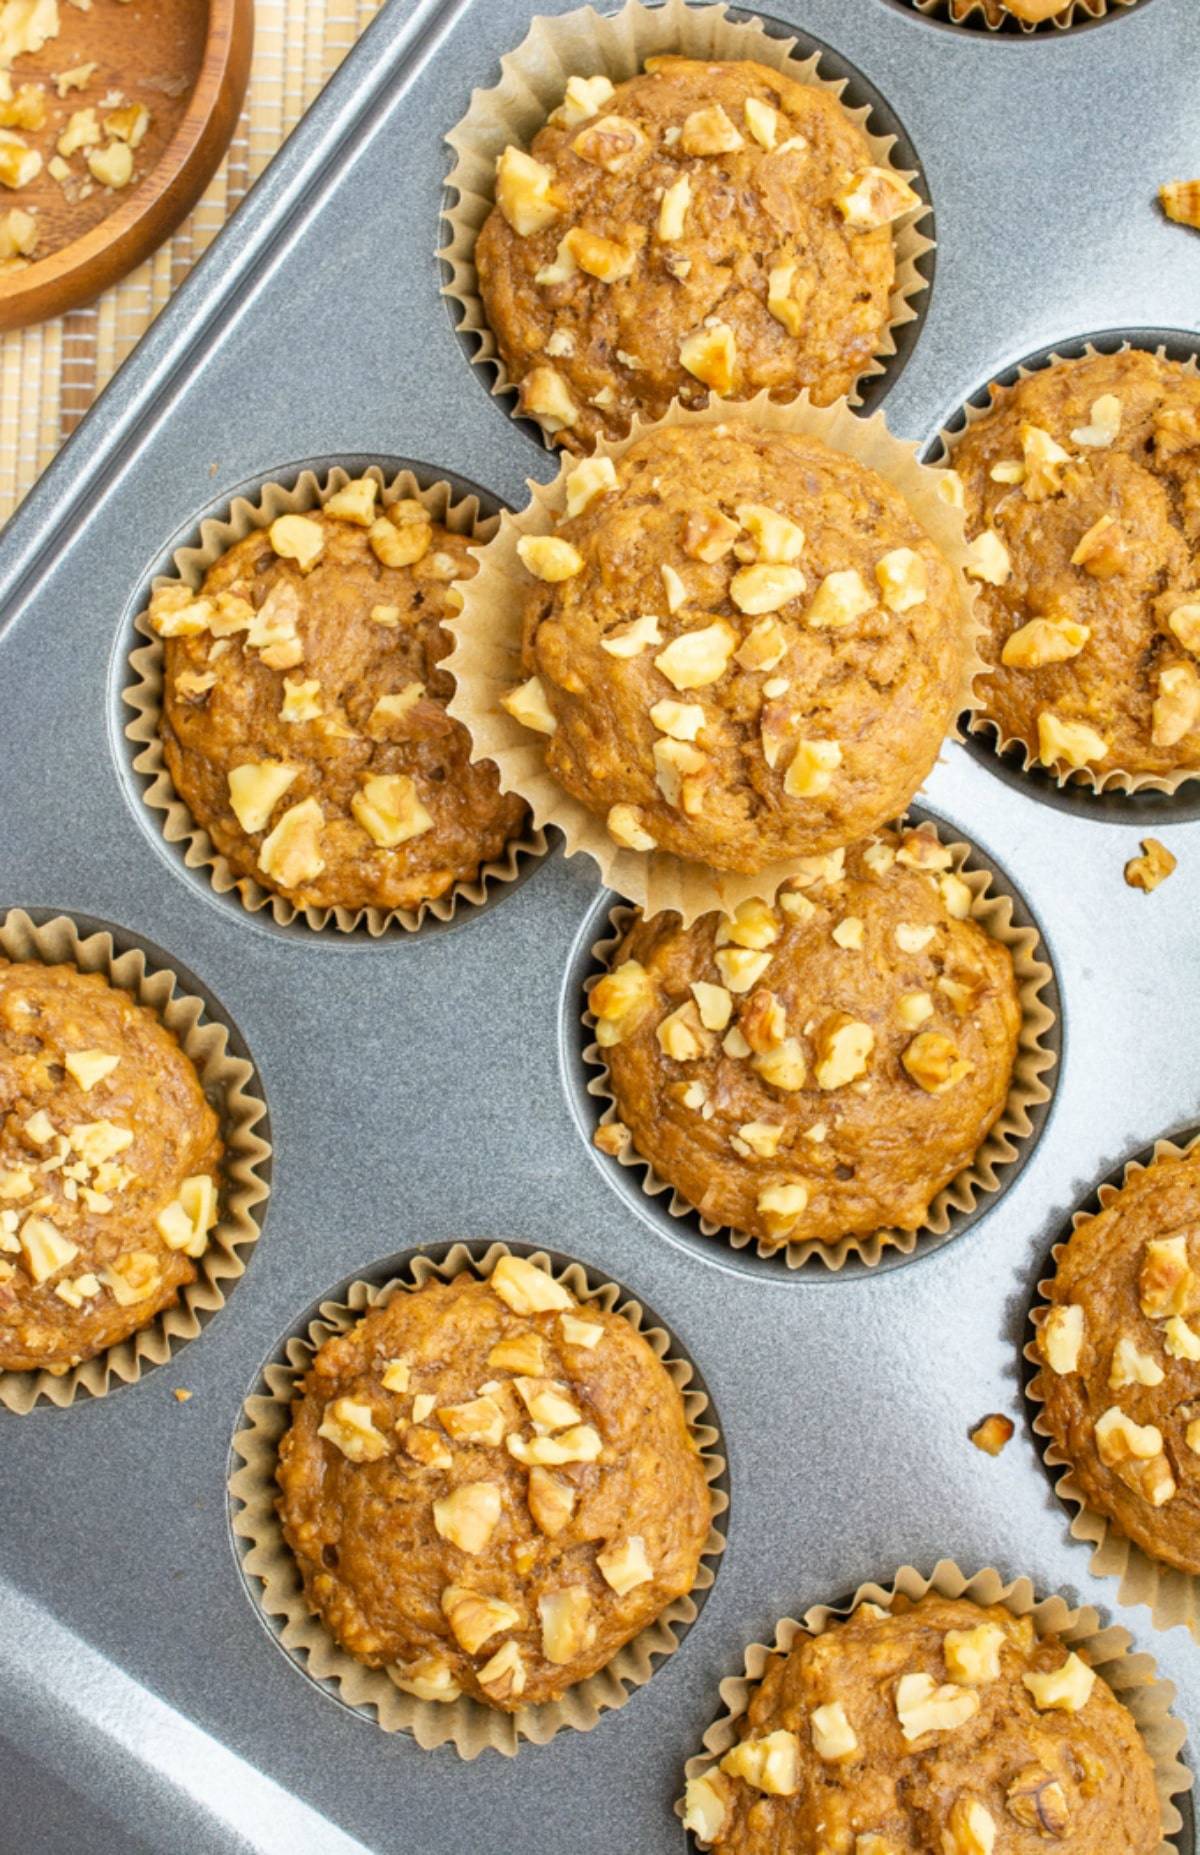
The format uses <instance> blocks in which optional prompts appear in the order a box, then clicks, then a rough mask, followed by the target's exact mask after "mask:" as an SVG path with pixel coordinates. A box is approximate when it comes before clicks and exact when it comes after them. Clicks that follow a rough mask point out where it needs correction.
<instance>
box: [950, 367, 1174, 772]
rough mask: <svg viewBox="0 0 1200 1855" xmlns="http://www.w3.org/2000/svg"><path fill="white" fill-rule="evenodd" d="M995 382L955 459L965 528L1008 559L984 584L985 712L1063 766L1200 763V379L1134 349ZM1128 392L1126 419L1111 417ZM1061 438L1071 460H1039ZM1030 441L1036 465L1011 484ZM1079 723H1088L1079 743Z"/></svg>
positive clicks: (1162, 768)
mask: <svg viewBox="0 0 1200 1855" xmlns="http://www.w3.org/2000/svg"><path fill="white" fill-rule="evenodd" d="M993 395H994V402H995V403H994V406H993V409H992V410H991V411H990V412H989V413H988V414H987V415H986V416H985V417H984V418H981V419H979V420H977V421H975V422H974V423H972V424H971V425H969V426H968V427H967V430H966V431H965V433H964V434H963V437H962V439H961V440H960V441H959V442H958V443H956V444H955V446H954V450H953V456H952V458H951V462H952V464H953V466H954V468H955V470H957V472H958V473H959V476H960V477H961V478H962V481H963V484H964V488H965V492H966V508H967V532H968V534H969V535H970V536H972V537H979V536H980V535H981V534H984V533H985V531H990V532H991V533H992V534H993V535H994V536H997V537H999V540H1000V542H1001V543H1002V545H1003V550H1004V551H1005V552H1006V553H1007V556H1008V561H1007V565H1006V564H1005V562H1004V561H1003V559H1001V560H1000V561H999V564H998V566H997V567H996V569H995V571H996V573H997V574H998V576H999V578H1000V581H1001V583H1000V584H998V585H992V584H988V583H987V582H981V584H980V601H979V606H980V611H981V613H982V615H983V617H984V619H985V621H986V624H987V627H988V631H989V633H990V637H989V639H988V640H987V641H985V643H984V646H983V650H984V654H985V655H986V656H987V658H988V660H989V661H990V663H991V664H992V665H993V666H994V667H993V670H992V673H991V675H990V676H988V677H986V678H981V680H980V684H979V689H980V692H981V695H982V697H983V702H984V713H985V714H986V715H987V716H988V717H989V718H990V719H992V720H993V721H994V722H995V723H996V725H997V727H998V728H999V729H1000V731H1001V735H1002V737H1003V738H1005V739H1009V740H1016V741H1020V742H1022V743H1023V744H1024V745H1025V746H1026V747H1027V748H1028V749H1029V751H1030V752H1031V753H1032V754H1033V755H1034V756H1035V757H1036V758H1040V759H1043V760H1045V761H1046V762H1047V763H1048V764H1054V765H1055V766H1056V767H1058V768H1060V769H1062V770H1066V769H1067V768H1068V767H1074V766H1083V765H1086V766H1087V767H1088V768H1090V769H1091V771H1093V772H1094V773H1096V774H1100V775H1103V774H1104V773H1105V772H1108V771H1112V770H1115V769H1117V768H1123V769H1125V770H1126V771H1128V772H1131V773H1134V774H1167V775H1169V774H1172V773H1176V772H1179V771H1182V770H1184V769H1193V768H1200V672H1198V671H1197V667H1196V652H1197V651H1198V650H1200V564H1198V562H1197V549H1198V548H1200V470H1198V468H1197V464H1198V461H1200V378H1197V376H1196V375H1195V374H1194V373H1189V372H1186V371H1185V370H1184V368H1183V367H1182V366H1180V365H1179V364H1178V363H1177V362H1174V361H1160V360H1159V359H1157V357H1156V356H1154V355H1152V354H1146V353H1143V352H1140V351H1138V350H1130V351H1129V352H1128V353H1123V354H1111V355H1103V354H1102V355H1092V356H1086V357H1084V358H1083V359H1080V360H1073V361H1063V362H1060V363H1058V364H1057V365H1056V366H1053V367H1047V368H1041V369H1039V370H1038V371H1037V372H1036V373H1033V374H1031V375H1029V377H1028V378H1027V379H1025V380H1022V381H1020V382H1018V383H1017V384H1016V385H1015V386H1013V387H1011V388H993ZM1114 402H1115V410H1116V411H1119V426H1118V427H1117V429H1116V430H1115V432H1113V430H1112V427H1111V424H1106V423H1104V421H1103V415H1104V414H1105V413H1109V414H1111V413H1113V412H1114ZM1098 403H1099V404H1100V408H1101V422H1100V423H1095V422H1094V415H1093V408H1095V407H1096V406H1097V404H1098ZM1080 433H1083V434H1084V437H1083V438H1082V439H1081V438H1080V437H1079V436H1078V434H1080ZM1047 438H1048V439H1049V440H1050V441H1052V443H1053V445H1054V446H1055V447H1057V448H1058V450H1059V451H1060V452H1062V453H1063V454H1065V456H1066V459H1067V461H1065V462H1064V461H1062V459H1061V458H1060V459H1056V458H1055V457H1054V455H1053V454H1052V455H1051V457H1050V460H1049V461H1048V462H1047V463H1045V464H1043V465H1039V464H1038V461H1037V453H1038V450H1039V448H1043V449H1044V443H1045V440H1046V439H1047ZM1106 438H1107V442H1105V439H1106ZM1027 456H1029V457H1032V458H1033V460H1034V462H1033V468H1032V471H1031V472H1027V474H1026V476H1025V480H1024V481H1023V482H1014V481H1012V480H1011V479H1012V477H1013V476H1014V475H1019V474H1020V471H1021V469H1022V467H1023V466H1025V465H1026V462H1027ZM997 469H999V470H1000V471H1001V475H1002V477H1004V478H1005V479H1006V480H1002V481H997V480H996V479H995V477H994V475H993V472H994V471H995V470H997ZM1099 524H1105V526H1104V527H1098V525H1099ZM1088 537H1090V539H1085V538H1088ZM1076 555H1081V556H1082V558H1080V559H1079V560H1076V561H1073V558H1072V557H1073V556H1076ZM1189 608H1190V609H1189ZM1031 625H1032V626H1033V629H1032V630H1031V629H1029V627H1030V626H1031ZM1184 639H1189V640H1190V645H1188V644H1185V642H1184ZM1004 656H1007V657H1008V658H1009V659H1010V662H1008V663H1005V662H1003V661H1002V658H1003V657H1004ZM1164 676H1165V679H1166V680H1165V683H1164ZM1164 698H1165V699H1164ZM1046 715H1049V716H1050V718H1051V721H1050V723H1049V724H1047V723H1046V722H1044V721H1043V720H1042V718H1043V717H1044V716H1046ZM1055 720H1057V722H1058V723H1059V724H1061V725H1063V726H1065V727H1066V728H1067V730H1068V734H1067V737H1066V740H1065V742H1062V741H1061V733H1060V730H1055V728H1054V722H1055ZM1081 725H1082V727H1083V728H1085V729H1086V730H1087V731H1088V734H1089V736H1090V737H1091V738H1088V737H1087V736H1085V737H1079V738H1077V739H1075V740H1072V732H1073V731H1074V730H1075V729H1076V728H1078V727H1079V726H1081ZM1047 726H1050V728H1051V730H1052V732H1051V734H1050V736H1049V738H1048V739H1047V740H1043V739H1042V738H1041V733H1040V731H1041V730H1044V729H1045V727H1047ZM1056 743H1058V744H1059V749H1060V750H1059V751H1056Z"/></svg>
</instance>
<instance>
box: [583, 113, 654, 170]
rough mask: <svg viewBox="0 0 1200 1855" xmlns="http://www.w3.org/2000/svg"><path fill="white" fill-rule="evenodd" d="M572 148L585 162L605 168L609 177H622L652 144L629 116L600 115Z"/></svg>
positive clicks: (584, 130)
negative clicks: (617, 175) (620, 174)
mask: <svg viewBox="0 0 1200 1855" xmlns="http://www.w3.org/2000/svg"><path fill="white" fill-rule="evenodd" d="M571 147H572V148H573V149H574V151H575V153H576V154H577V155H578V156H579V158H580V160H581V161H590V162H592V163H593V165H594V166H596V167H602V168H603V169H604V171H605V173H606V174H619V173H620V172H621V169H622V168H624V167H628V165H629V163H630V162H631V161H633V160H635V159H636V158H637V156H639V155H640V154H641V153H642V152H643V150H644V149H645V148H647V147H648V143H647V140H646V137H645V135H644V134H643V133H642V131H641V129H639V127H638V125H637V123H636V122H631V121H630V119H629V118H628V117H627V116H615V115H614V116H599V117H597V119H596V120H595V122H591V123H589V124H588V126H587V127H586V128H585V129H582V130H581V131H580V133H579V134H578V135H577V136H576V137H575V139H574V141H573V142H572V143H571Z"/></svg>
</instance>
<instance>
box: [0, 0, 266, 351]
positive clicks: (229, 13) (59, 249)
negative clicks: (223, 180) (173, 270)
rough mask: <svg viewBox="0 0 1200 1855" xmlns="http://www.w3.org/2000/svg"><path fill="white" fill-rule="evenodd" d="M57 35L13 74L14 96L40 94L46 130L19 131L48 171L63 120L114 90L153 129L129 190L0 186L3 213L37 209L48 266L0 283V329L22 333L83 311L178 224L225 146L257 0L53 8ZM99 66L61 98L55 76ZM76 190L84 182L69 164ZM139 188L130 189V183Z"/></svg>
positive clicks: (157, 0)
mask: <svg viewBox="0 0 1200 1855" xmlns="http://www.w3.org/2000/svg"><path fill="white" fill-rule="evenodd" d="M59 13H60V18H61V30H60V32H59V35H58V37H57V38H54V39H51V40H50V42H49V43H48V44H47V45H45V46H44V47H43V49H42V50H41V51H40V52H37V53H33V54H31V55H27V56H24V57H21V58H19V59H18V60H17V63H16V65H15V67H14V68H13V70H12V71H11V72H10V77H11V79H12V85H13V89H14V90H16V89H17V87H18V86H19V85H21V84H24V83H40V84H45V86H46V102H47V105H48V111H49V115H48V121H47V124H46V127H45V128H44V129H40V130H24V131H20V133H22V134H23V135H24V138H25V140H26V141H27V142H28V143H29V144H30V146H31V147H36V148H38V149H40V150H41V152H42V153H43V154H44V155H45V157H46V160H47V161H49V159H50V157H51V156H52V155H53V153H54V143H55V141H56V140H57V138H58V136H59V134H61V132H62V127H63V125H64V123H65V121H66V119H67V117H68V116H69V115H70V114H71V113H72V112H73V111H74V110H77V109H85V108H88V107H89V106H93V107H96V108H97V113H98V115H100V116H101V118H103V116H104V114H105V113H106V112H105V110H104V109H103V108H102V107H100V103H101V99H102V98H103V96H104V95H105V94H107V93H108V92H110V91H120V92H122V93H123V94H124V95H125V96H126V97H127V98H128V99H129V100H130V101H131V102H138V103H144V104H146V106H147V107H148V109H149V110H150V113H151V122H150V128H149V130H148V132H147V134H146V138H145V140H144V141H143V142H142V144H141V146H140V147H139V149H138V150H137V155H136V160H137V168H136V170H135V179H134V182H133V184H132V185H131V186H130V187H129V188H127V189H126V190H124V191H122V192H112V191H110V190H109V189H107V188H102V187H99V186H96V187H94V188H93V190H92V191H91V192H89V193H86V194H85V195H84V197H82V198H80V197H78V196H79V193H80V188H79V187H78V186H77V185H74V184H73V185H72V187H71V193H72V194H73V195H74V196H75V197H73V198H72V197H68V195H67V193H66V192H64V189H63V188H62V187H61V186H60V185H59V183H58V182H57V181H56V180H54V179H53V178H52V177H51V176H50V175H49V174H48V172H47V171H46V169H45V168H43V170H42V172H41V174H39V175H38V177H37V179H36V180H35V181H33V182H32V183H31V184H30V185H29V186H28V187H22V188H20V189H19V190H18V191H16V192H10V191H9V190H8V189H6V188H0V213H3V212H5V211H7V210H8V208H10V207H13V206H19V207H23V208H25V209H26V210H27V211H28V210H30V209H31V208H36V216H37V220H38V225H39V227H40V229H41V239H40V243H41V245H42V246H43V247H44V248H45V250H46V255H45V256H35V258H34V261H33V262H32V263H31V264H30V265H29V266H28V267H27V268H25V269H23V270H17V271H10V272H9V273H7V274H6V275H2V276H0V329H11V328H21V327H24V325H25V324H27V323H30V322H40V321H43V320H44V319H45V318H46V317H48V316H60V315H64V314H65V313H66V312H67V310H69V309H76V308H78V307H79V305H80V304H81V303H86V302H90V301H91V299H92V298H93V297H95V296H98V295H99V294H100V292H101V291H102V290H106V289H107V288H108V287H109V285H110V284H113V283H116V282H117V280H118V279H119V278H121V277H124V276H125V274H126V272H127V271H131V270H133V269H134V267H135V266H136V265H138V264H140V263H141V262H142V260H143V259H144V258H146V257H148V256H149V255H150V253H151V252H152V251H154V250H156V249H157V247H158V246H159V245H161V244H162V242H163V240H164V239H166V238H168V237H169V236H170V234H171V233H172V232H173V231H174V230H175V227H176V226H177V225H178V224H179V222H180V220H181V219H183V218H185V217H186V215H187V214H188V212H190V210H191V208H192V207H193V206H194V205H195V203H196V201H197V200H198V199H199V197H200V195H201V194H202V193H203V191H204V189H205V187H206V186H207V185H208V182H209V181H210V180H211V178H212V176H213V174H214V173H215V171H216V169H217V167H218V166H219V164H220V161H221V159H222V156H223V155H224V154H225V151H226V149H227V148H228V146H229V141H230V138H231V136H232V135H233V131H234V127H235V126H236V123H237V119H238V112H239V111H240V109H241V106H242V99H243V97H244V96H245V92H246V83H247V80H248V78H249V75H250V53H251V48H252V46H253V42H254V0H128V3H127V4H124V5H119V4H115V0H93V3H92V6H91V8H90V9H89V10H88V11H86V12H81V11H79V10H78V9H77V8H76V7H75V6H72V5H71V4H70V3H69V0H60V6H59ZM93 60H95V61H96V63H97V65H98V70H97V73H96V76H95V78H94V79H93V80H92V81H91V82H90V83H89V84H88V85H87V87H86V89H84V90H75V91H72V92H70V93H69V94H68V95H67V96H66V97H65V98H62V99H60V98H59V96H58V94H57V90H56V87H55V83H54V73H56V72H59V71H63V70H68V69H71V68H73V67H75V66H76V65H80V64H84V63H90V62H91V61H93ZM71 165H72V168H73V170H78V172H77V173H76V174H75V175H74V180H75V181H83V182H85V183H86V182H87V180H88V179H89V178H90V177H89V175H88V171H87V168H86V166H85V165H83V163H82V161H81V158H80V157H79V156H78V155H77V156H76V157H75V160H74V161H73V162H72V164H71ZM138 174H140V175H141V178H140V179H138V178H137V175H138Z"/></svg>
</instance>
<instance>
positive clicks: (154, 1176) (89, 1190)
mask: <svg viewBox="0 0 1200 1855" xmlns="http://www.w3.org/2000/svg"><path fill="white" fill-rule="evenodd" d="M221 1154H222V1145H221V1140H220V1137H219V1134H218V1128H217V1117H216V1115H215V1114H214V1112H213V1110H212V1108H211V1107H210V1106H209V1104H208V1102H207V1100H206V1099H205V1096H204V1091H203V1088H202V1086H201V1082H200V1078H199V1076H198V1075H197V1073H196V1070H195V1067H194V1065H193V1064H192V1062H191V1060H190V1058H189V1057H188V1056H187V1055H186V1054H185V1052H184V1051H183V1050H182V1049H181V1048H180V1046H179V1042H178V1039H177V1038H176V1037H175V1035H174V1033H173V1032H172V1031H169V1030H168V1029H167V1027H166V1026H165V1025H164V1024H163V1023H162V1022H161V1020H160V1019H159V1018H158V1017H157V1015H156V1014H155V1013H154V1012H153V1011H151V1010H150V1009H149V1008H148V1007H147V1006H145V1005H140V1004H138V1003H137V1002H136V1001H135V1000H134V999H132V998H131V997H130V996H129V995H128V993H126V992H124V991H122V990H121V989H120V988H119V987H117V986H114V985H110V984H109V982H108V981H107V979H105V978H103V977H102V976H101V974H99V973H84V972H81V971H80V970H79V969H78V968H77V967H75V966H69V965H57V966H47V965H42V964H40V963H38V962H36V961H29V962H24V961H11V960H5V959H0V1371H3V1372H33V1371H38V1370H39V1369H42V1368H45V1369H46V1370H48V1371H51V1372H54V1373H56V1374H61V1373H63V1372H66V1371H68V1370H69V1369H70V1368H71V1367H72V1366H76V1365H79V1364H80V1363H82V1361H84V1360H86V1359H93V1358H95V1357H96V1355H97V1354H99V1353H101V1352H104V1351H105V1350H106V1349H107V1348H108V1347H110V1346H115V1345H117V1344H118V1342H120V1341H122V1340H126V1339H128V1338H129V1337H130V1335H131V1334H134V1333H136V1332H138V1330H139V1329H140V1328H142V1327H145V1326H148V1325H149V1323H150V1322H151V1321H152V1320H154V1319H155V1318H156V1317H157V1316H158V1315H159V1314H161V1313H162V1312H163V1310H164V1309H165V1308H169V1307H172V1306H174V1304H175V1302H176V1301H178V1299H179V1293H180V1290H181V1289H182V1288H184V1287H185V1286H186V1285H187V1284H188V1283H190V1282H194V1281H195V1279H196V1260H195V1259H196V1258H198V1257H200V1256H202V1255H203V1254H204V1251H205V1249H206V1248H207V1246H208V1243H209V1235H210V1232H211V1230H212V1228H213V1226H214V1225H215V1224H216V1222H217V1211H218V1203H219V1196H220V1191H221V1178H220V1162H221Z"/></svg>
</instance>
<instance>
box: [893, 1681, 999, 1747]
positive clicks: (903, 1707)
mask: <svg viewBox="0 0 1200 1855" xmlns="http://www.w3.org/2000/svg"><path fill="white" fill-rule="evenodd" d="M978 1711H979V1696H978V1694H976V1693H974V1692H973V1691H972V1690H971V1689H970V1688H962V1687H954V1686H951V1685H947V1686H944V1687H939V1686H938V1685H937V1683H936V1682H935V1681H934V1679H933V1677H932V1675H927V1674H918V1675H901V1677H900V1679H899V1681H897V1683H896V1717H897V1719H898V1720H899V1722H900V1730H901V1732H902V1733H903V1734H904V1737H905V1739H906V1740H908V1742H909V1744H910V1745H911V1744H912V1743H913V1741H914V1740H917V1739H921V1738H923V1737H924V1736H925V1734H926V1733H935V1732H953V1731H954V1730H955V1729H956V1728H958V1727H960V1726H965V1725H966V1723H967V1721H968V1720H970V1719H973V1718H974V1716H975V1715H976V1714H977V1713H978Z"/></svg>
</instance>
